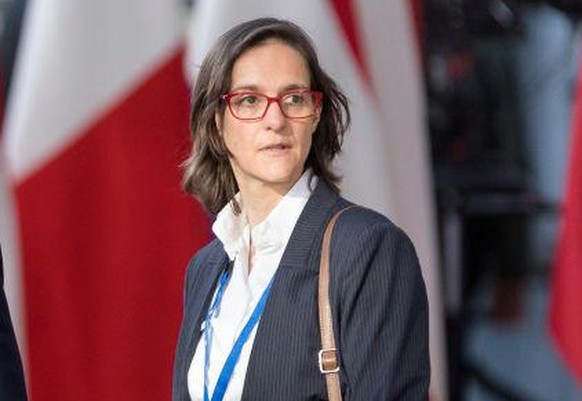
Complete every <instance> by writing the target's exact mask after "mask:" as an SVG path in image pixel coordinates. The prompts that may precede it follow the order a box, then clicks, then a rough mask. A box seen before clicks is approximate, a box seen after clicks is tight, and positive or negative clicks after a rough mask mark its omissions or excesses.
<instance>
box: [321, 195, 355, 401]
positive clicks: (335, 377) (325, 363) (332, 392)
mask: <svg viewBox="0 0 582 401" xmlns="http://www.w3.org/2000/svg"><path fill="white" fill-rule="evenodd" d="M351 207H353V206H348V207H346V208H345V209H342V210H340V211H338V212H336V213H335V214H334V215H333V216H332V218H331V219H330V221H329V223H328V224H327V227H326V229H325V233H324V234H323V243H322V244H321V261H320V265H319V289H318V298H317V302H318V307H319V331H320V334H321V350H320V351H319V370H320V372H321V373H322V374H323V375H324V376H325V383H326V386H327V395H328V398H329V401H341V399H342V393H341V389H340V380H339V370H340V366H339V362H338V360H337V348H336V344H335V337H334V334H333V320H332V316H331V305H330V302H329V254H330V249H329V247H330V242H331V234H332V233H333V228H334V226H335V223H336V221H337V219H338V217H339V216H340V214H342V213H343V212H344V211H345V210H347V209H349V208H351Z"/></svg>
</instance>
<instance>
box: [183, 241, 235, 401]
mask: <svg viewBox="0 0 582 401" xmlns="http://www.w3.org/2000/svg"><path fill="white" fill-rule="evenodd" d="M216 248H217V249H215V250H214V251H213V252H212V253H211V254H210V255H209V256H208V260H207V261H206V262H201V263H200V264H199V265H198V268H199V269H201V270H203V271H199V272H189V274H196V275H199V276H200V277H199V280H192V279H187V285H188V286H189V287H188V290H187V291H188V292H190V293H191V292H197V293H200V294H205V296H204V297H189V300H188V303H187V304H186V306H185V308H184V318H183V319H184V321H183V323H182V330H183V332H182V333H181V334H180V339H181V340H180V343H179V344H178V351H177V355H179V358H180V359H179V360H178V361H176V362H177V364H178V366H177V370H176V371H177V372H179V374H180V377H178V378H177V380H178V383H179V385H178V388H180V389H182V391H183V394H181V395H179V397H178V398H177V399H179V400H189V399H190V397H189V396H188V383H187V380H188V379H187V377H188V370H189V369H190V363H191V362H192V359H193V358H194V352H195V351H196V347H197V346H198V341H200V336H201V331H200V328H201V325H202V322H203V321H204V318H205V316H206V311H207V310H208V307H209V305H210V302H211V300H212V296H213V295H214V291H213V290H214V288H215V286H216V283H217V281H218V278H219V276H220V273H221V272H222V271H223V269H224V268H225V267H226V266H227V264H228V256H227V254H226V253H225V252H224V251H223V250H222V247H221V246H216Z"/></svg>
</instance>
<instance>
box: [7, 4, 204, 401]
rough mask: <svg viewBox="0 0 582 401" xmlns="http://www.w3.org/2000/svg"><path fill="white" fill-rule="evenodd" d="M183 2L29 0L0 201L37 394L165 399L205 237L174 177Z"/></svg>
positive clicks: (184, 97)
mask: <svg viewBox="0 0 582 401" xmlns="http://www.w3.org/2000/svg"><path fill="white" fill-rule="evenodd" d="M183 3H184V2H183V1H181V0H165V1H158V0H124V1H119V0H99V1H78V0H43V1H34V2H30V3H29V8H28V10H27V14H26V18H25V21H24V25H23V32H22V37H21V42H20V43H21V45H20V52H19V55H18V59H17V64H16V67H15V72H16V75H15V81H14V82H13V85H12V91H11V93H10V96H9V103H8V105H7V107H8V108H7V115H6V119H5V126H4V134H3V138H2V139H3V147H2V151H3V156H2V161H3V167H6V168H7V169H8V172H7V173H6V174H5V176H6V177H7V181H9V183H10V186H11V188H12V189H13V195H14V196H13V198H12V200H7V199H4V198H5V197H3V198H2V199H3V201H4V202H7V203H8V202H10V205H13V206H14V208H13V209H14V210H15V215H14V216H12V217H13V220H11V221H10V224H11V227H14V229H15V231H16V233H13V235H12V236H11V238H12V239H15V240H16V241H15V243H14V244H12V245H9V246H7V248H8V249H7V250H8V251H11V252H12V254H13V255H12V257H9V258H7V259H9V260H11V261H12V263H11V265H12V267H11V269H12V270H15V271H17V272H19V274H17V275H16V276H17V277H20V278H21V281H20V282H21V283H22V292H21V299H22V300H23V304H22V305H23V308H22V309H21V311H23V312H24V319H20V318H18V317H17V319H16V320H17V321H19V322H21V323H22V324H23V325H24V326H23V327H24V328H25V329H24V330H20V333H22V335H23V336H22V337H21V345H23V348H24V349H25V350H26V352H25V354H26V358H25V363H26V366H27V378H28V387H29V393H30V395H31V399H32V400H33V401H68V400H71V401H73V400H74V401H79V400H83V401H93V400H94V401H104V400H115V401H117V400H136V401H137V400H140V401H142V400H164V399H169V398H170V394H171V374H172V373H171V372H172V363H173V355H174V347H175V342H176V338H177V333H178V327H179V324H180V319H181V310H182V307H181V303H182V280H183V274H184V269H185V266H186V264H187V262H188V259H189V257H190V256H191V255H192V253H193V252H194V251H195V250H196V249H197V248H198V247H199V246H201V245H202V244H203V243H205V242H206V241H207V240H208V237H209V222H208V219H207V216H206V214H205V213H204V212H203V211H202V209H201V207H200V206H199V205H198V204H197V203H196V202H195V201H193V200H192V199H191V198H188V197H187V196H186V195H185V194H183V193H182V192H181V190H180V163H181V162H182V160H183V159H184V158H185V157H186V155H187V153H188V151H189V146H190V144H189V142H190V140H189V134H188V114H189V103H190V102H189V97H190V96H189V89H188V84H187V81H186V79H185V78H184V77H185V74H184V71H183V57H182V56H183V54H184V46H183V44H184V36H183V26H184V22H185V18H184V17H185V15H186V12H187V11H188V10H186V9H184V6H183ZM3 195H5V194H4V193H3ZM4 217H5V218H6V219H8V218H10V216H4V215H3V218H4ZM2 225H5V222H4V221H2ZM3 245H4V244H3ZM7 256H9V255H7ZM14 296H15V295H13V297H14Z"/></svg>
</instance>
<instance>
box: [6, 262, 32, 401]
mask: <svg viewBox="0 0 582 401" xmlns="http://www.w3.org/2000/svg"><path fill="white" fill-rule="evenodd" d="M25 400H26V388H25V385H24V374H23V372H22V362H21V361H20V354H19V352H18V346H17V344H16V337H15V336H14V329H13V327H12V320H11V319H10V312H9V310H8V302H7V301H6V294H5V293H4V272H3V264H2V251H1V250H0V401H25Z"/></svg>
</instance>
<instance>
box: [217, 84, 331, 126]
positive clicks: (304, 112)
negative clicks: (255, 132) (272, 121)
mask: <svg viewBox="0 0 582 401" xmlns="http://www.w3.org/2000/svg"><path fill="white" fill-rule="evenodd" d="M322 98H323V94H322V93H321V92H318V91H311V90H294V91H289V92H285V93H283V94H282V95H280V96H277V97H270V96H267V95H264V94H262V93H257V92H233V93H228V94H226V95H223V96H222V97H221V99H222V100H224V101H225V102H226V103H227V104H228V109H229V110H230V112H231V114H232V115H233V117H235V118H238V119H239V120H244V121H258V120H261V119H262V118H263V117H265V114H267V110H268V109H269V106H270V105H271V103H277V104H279V107H280V109H281V112H282V113H283V115H284V116H285V117H287V118H292V119H301V118H307V117H311V116H314V115H315V114H316V112H317V110H318V108H319V107H320V105H321V99H322Z"/></svg>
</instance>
